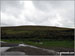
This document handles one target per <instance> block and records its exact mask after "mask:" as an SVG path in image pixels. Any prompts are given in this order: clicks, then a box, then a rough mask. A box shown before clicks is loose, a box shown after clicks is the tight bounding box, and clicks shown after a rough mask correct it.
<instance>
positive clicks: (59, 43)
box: [2, 40, 74, 48]
mask: <svg viewBox="0 0 75 56" xmlns="http://www.w3.org/2000/svg"><path fill="white" fill-rule="evenodd" d="M2 41H5V42H8V43H25V44H29V45H34V46H43V47H66V48H74V41H68V40H63V41H58V40H56V41H54V40H51V41H49V40H48V41H47V40H43V41H41V42H34V41H28V40H2Z"/></svg>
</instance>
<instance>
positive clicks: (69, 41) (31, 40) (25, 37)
mask: <svg viewBox="0 0 75 56" xmlns="http://www.w3.org/2000/svg"><path fill="white" fill-rule="evenodd" d="M1 39H2V40H3V41H7V42H11V43H21V42H23V43H25V44H29V45H34V46H38V47H42V48H47V49H48V48H49V49H55V50H60V51H62V50H64V51H65V50H66V49H67V51H74V29H71V28H60V27H51V26H14V27H1ZM3 46H4V45H3ZM59 48H60V49H59Z"/></svg>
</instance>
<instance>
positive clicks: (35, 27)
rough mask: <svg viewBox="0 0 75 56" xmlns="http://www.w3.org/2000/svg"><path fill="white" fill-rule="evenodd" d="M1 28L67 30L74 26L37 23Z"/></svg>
mask: <svg viewBox="0 0 75 56" xmlns="http://www.w3.org/2000/svg"><path fill="white" fill-rule="evenodd" d="M1 28H8V29H9V28H17V29H18V28H23V29H24V28H25V29H26V28H27V29H34V30H35V29H37V30H40V29H41V30H45V29H49V30H54V29H58V30H61V29H63V30H67V29H74V28H64V27H56V26H39V25H37V26H35V25H26V26H24V25H23V26H8V27H1Z"/></svg>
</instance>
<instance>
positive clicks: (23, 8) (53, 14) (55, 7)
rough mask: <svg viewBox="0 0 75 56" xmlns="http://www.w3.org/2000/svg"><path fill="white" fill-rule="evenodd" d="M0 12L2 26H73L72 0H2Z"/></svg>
mask: <svg viewBox="0 0 75 56" xmlns="http://www.w3.org/2000/svg"><path fill="white" fill-rule="evenodd" d="M1 14H2V17H1V25H4V26H17V25H46V26H59V27H74V1H19V0H16V1H14V0H10V1H2V2H1ZM66 21H67V22H66Z"/></svg>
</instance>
